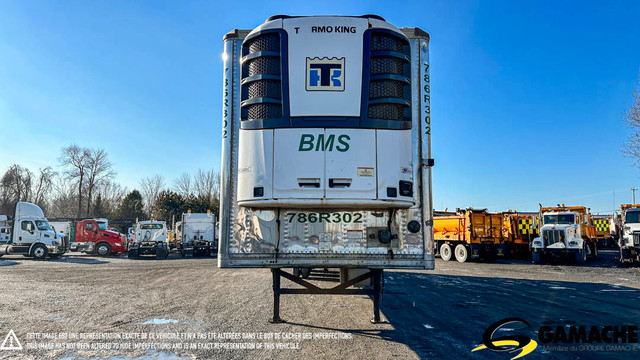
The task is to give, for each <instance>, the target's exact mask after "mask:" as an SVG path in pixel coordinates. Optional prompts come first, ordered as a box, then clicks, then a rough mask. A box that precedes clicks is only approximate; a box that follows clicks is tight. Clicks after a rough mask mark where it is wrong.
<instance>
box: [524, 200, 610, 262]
mask: <svg viewBox="0 0 640 360" xmlns="http://www.w3.org/2000/svg"><path fill="white" fill-rule="evenodd" d="M540 214H541V217H540V218H541V219H542V226H541V227H540V237H537V238H535V239H533V243H532V244H531V251H532V257H533V262H534V263H536V264H540V263H542V262H544V261H546V260H549V259H550V258H551V257H556V258H558V257H563V256H564V257H570V258H573V259H575V262H576V263H577V264H579V265H582V264H584V263H585V262H586V261H587V257H588V256H591V257H596V256H597V254H598V248H597V246H596V228H595V226H594V225H593V218H592V217H591V214H590V213H589V209H587V208H586V207H584V206H564V205H562V206H555V207H540Z"/></svg>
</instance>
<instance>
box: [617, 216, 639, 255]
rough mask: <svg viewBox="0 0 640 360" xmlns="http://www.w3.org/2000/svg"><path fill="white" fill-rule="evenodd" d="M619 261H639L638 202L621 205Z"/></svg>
mask: <svg viewBox="0 0 640 360" xmlns="http://www.w3.org/2000/svg"><path fill="white" fill-rule="evenodd" d="M621 209H622V216H621V221H622V225H621V228H622V229H621V236H620V242H619V244H620V262H621V263H623V264H627V263H636V262H640V204H623V205H622V206H621Z"/></svg>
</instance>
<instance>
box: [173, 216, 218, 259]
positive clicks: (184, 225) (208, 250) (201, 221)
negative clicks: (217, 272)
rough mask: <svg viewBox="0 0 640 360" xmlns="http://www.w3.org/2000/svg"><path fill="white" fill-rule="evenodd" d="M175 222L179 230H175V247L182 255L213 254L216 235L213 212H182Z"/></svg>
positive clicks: (214, 252) (215, 248)
mask: <svg viewBox="0 0 640 360" xmlns="http://www.w3.org/2000/svg"><path fill="white" fill-rule="evenodd" d="M177 224H178V226H179V227H180V231H179V232H178V231H176V239H177V241H178V244H177V248H178V250H179V251H180V254H181V255H182V256H183V257H185V256H194V257H195V256H215V254H216V251H217V244H216V237H217V236H216V217H215V216H214V215H213V213H211V212H206V213H191V212H188V213H184V214H182V221H179V222H178V223H177ZM178 235H180V237H177V236H178Z"/></svg>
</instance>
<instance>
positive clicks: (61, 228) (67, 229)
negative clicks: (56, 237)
mask: <svg viewBox="0 0 640 360" xmlns="http://www.w3.org/2000/svg"><path fill="white" fill-rule="evenodd" d="M49 225H51V229H53V230H55V231H56V232H59V233H61V234H63V235H64V236H66V237H67V239H71V238H72V236H71V231H75V229H74V226H75V224H74V222H72V221H50V222H49ZM72 229H73V230H72ZM77 249H78V243H76V242H71V240H69V251H77Z"/></svg>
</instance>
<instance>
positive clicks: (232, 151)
mask: <svg viewBox="0 0 640 360" xmlns="http://www.w3.org/2000/svg"><path fill="white" fill-rule="evenodd" d="M223 59H224V89H223V96H224V97H223V120H222V123H223V129H222V138H223V146H222V174H221V191H220V194H221V205H220V219H221V220H220V239H219V243H220V246H219V251H218V264H219V266H220V267H224V268H227V267H265V268H271V269H272V273H273V289H274V315H273V319H272V320H273V321H274V322H277V321H280V318H279V312H278V311H279V310H278V309H279V299H280V297H279V296H280V294H284V293H287V294H294V293H295V294H299V293H307V294H328V293H342V294H344V293H349V294H355V293H359V292H358V291H359V290H362V291H363V292H361V293H362V294H369V295H372V296H373V300H374V320H376V321H377V320H379V308H378V304H379V301H378V300H379V294H380V287H381V283H382V282H381V277H382V271H383V269H385V268H415V269H433V268H434V252H433V230H432V225H433V216H432V208H433V206H432V201H431V167H432V166H433V159H432V158H431V147H430V136H431V114H430V111H431V107H430V77H429V34H427V33H426V32H425V31H423V30H421V29H419V28H402V29H398V28H396V27H395V26H393V25H391V24H389V23H388V22H386V21H385V20H384V19H383V18H381V17H379V16H376V15H365V16H307V17H305V16H284V15H281V16H274V17H271V18H269V19H268V20H267V21H266V22H265V23H264V24H262V25H260V26H258V27H257V28H255V29H254V30H251V31H249V30H234V31H232V32H230V33H228V34H227V35H226V36H225V37H224V54H223ZM285 268H291V269H311V268H340V269H341V271H340V273H341V280H342V284H341V285H340V286H339V287H337V288H333V289H319V288H317V287H315V286H311V285H310V284H309V283H307V282H305V281H304V280H301V279H298V278H297V277H296V276H294V275H293V274H291V273H290V272H287V271H284V270H283V269H285ZM281 277H285V278H287V279H290V280H291V281H294V282H297V283H298V284H300V285H302V286H304V287H306V289H304V290H303V289H281V288H280V278H281ZM364 280H366V281H368V282H369V284H371V285H373V290H370V289H347V288H348V287H350V286H352V285H355V284H359V283H361V282H362V281H364Z"/></svg>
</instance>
